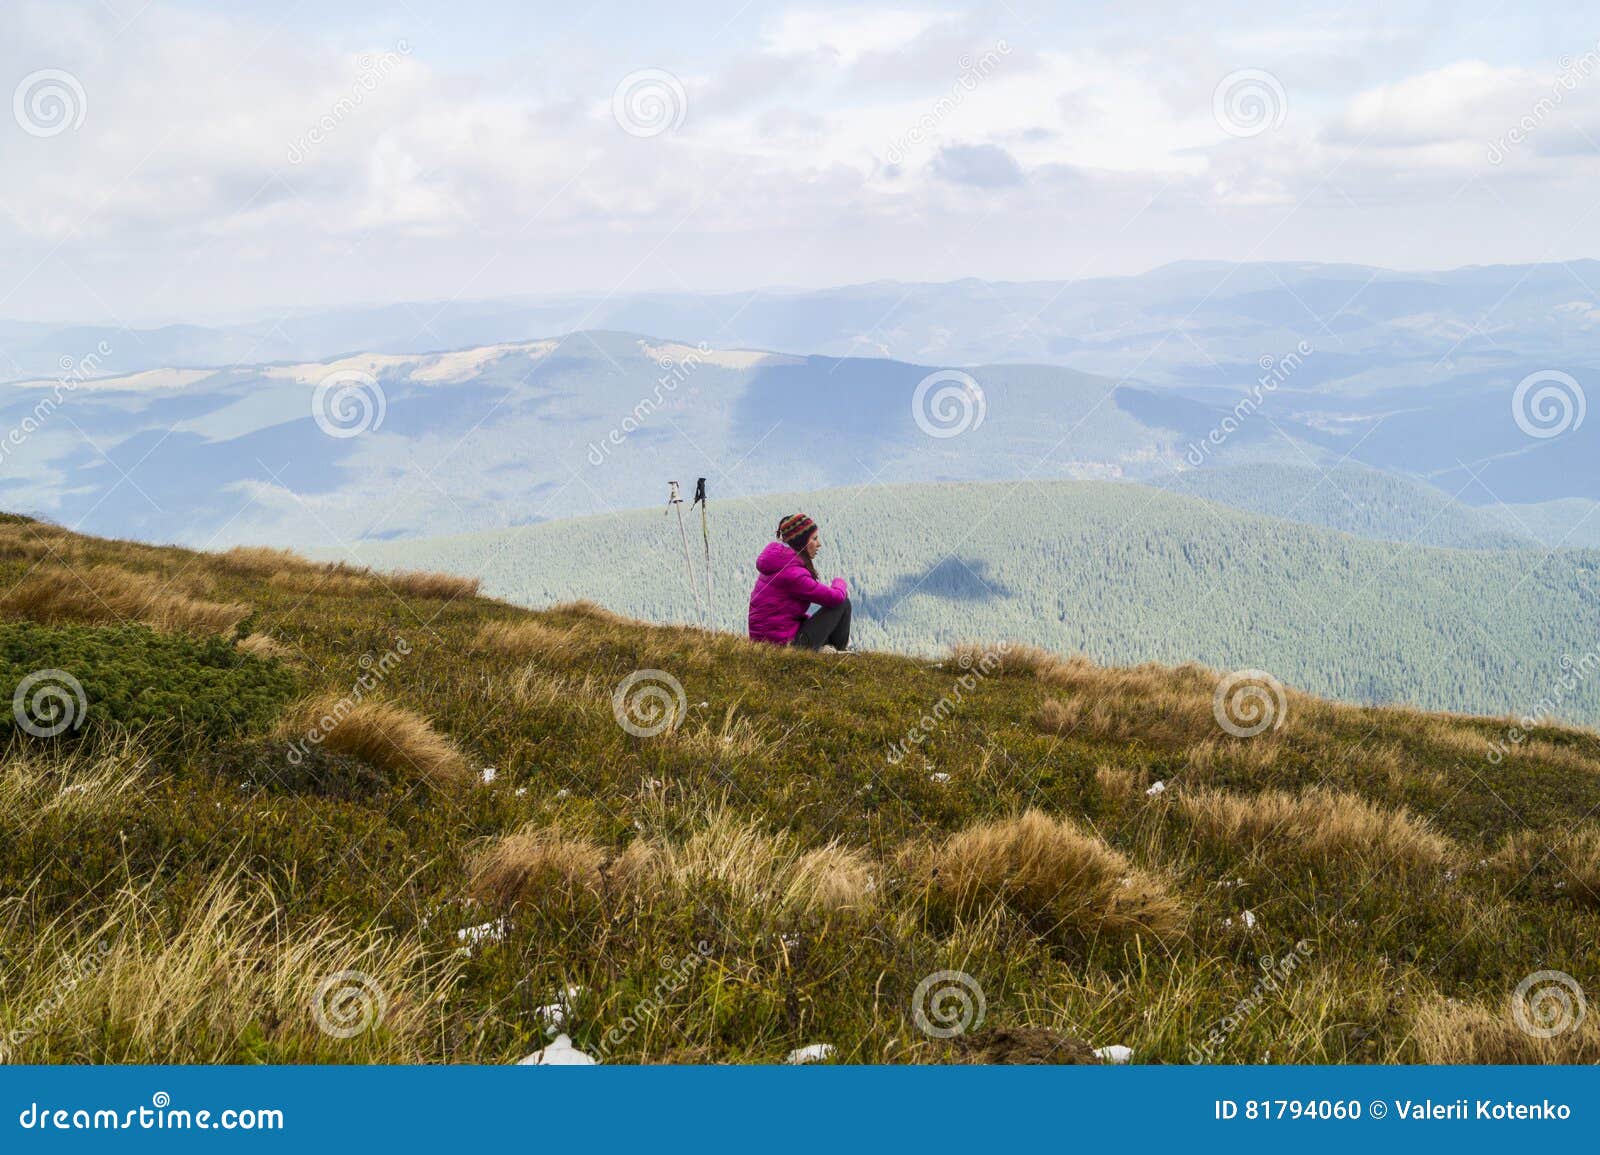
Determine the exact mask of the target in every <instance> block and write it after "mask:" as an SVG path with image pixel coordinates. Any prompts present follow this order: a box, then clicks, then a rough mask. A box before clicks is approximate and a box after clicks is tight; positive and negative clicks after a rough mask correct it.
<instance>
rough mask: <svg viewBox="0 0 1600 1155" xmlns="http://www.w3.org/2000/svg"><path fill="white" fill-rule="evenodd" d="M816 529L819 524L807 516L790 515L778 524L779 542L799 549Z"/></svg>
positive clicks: (799, 514)
mask: <svg viewBox="0 0 1600 1155" xmlns="http://www.w3.org/2000/svg"><path fill="white" fill-rule="evenodd" d="M816 528H817V523H816V522H814V521H812V520H811V519H810V518H809V517H807V516H806V515H805V514H803V513H795V514H790V515H789V516H788V517H786V518H784V519H783V520H782V521H780V522H779V523H778V540H779V541H781V542H783V544H784V545H787V546H792V547H794V548H796V549H798V548H799V546H800V545H801V544H803V543H804V542H805V540H806V538H808V537H810V536H811V533H812V531H813V530H815V529H816Z"/></svg>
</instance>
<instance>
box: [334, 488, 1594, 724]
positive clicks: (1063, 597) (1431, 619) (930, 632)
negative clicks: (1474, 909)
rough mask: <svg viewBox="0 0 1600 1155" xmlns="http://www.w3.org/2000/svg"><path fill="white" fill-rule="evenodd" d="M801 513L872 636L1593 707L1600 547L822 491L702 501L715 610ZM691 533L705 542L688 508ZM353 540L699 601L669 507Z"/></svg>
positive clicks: (742, 592) (662, 604)
mask: <svg viewBox="0 0 1600 1155" xmlns="http://www.w3.org/2000/svg"><path fill="white" fill-rule="evenodd" d="M795 509H804V510H806V511H808V512H809V513H811V514H812V515H813V516H814V517H816V518H817V519H818V520H819V521H820V523H821V525H822V532H823V538H824V546H823V549H824V552H823V554H822V556H821V557H820V558H819V559H818V565H819V567H820V568H821V569H822V570H823V571H825V573H826V575H832V574H844V575H846V576H847V577H848V578H849V579H850V580H851V586H852V592H853V594H854V596H855V600H856V603H857V611H858V612H857V617H856V621H857V623H858V631H857V638H858V640H859V642H860V643H861V644H862V645H864V646H869V647H875V648H892V649H896V650H901V651H910V652H920V653H933V652H936V651H938V650H939V649H940V648H941V647H944V646H947V645H951V644H954V643H957V642H963V641H974V640H980V641H981V640H991V641H992V640H1000V639H1006V638H1009V639H1016V640H1021V641H1027V642H1031V643H1035V644H1038V645H1041V646H1044V647H1046V648H1047V649H1051V650H1059V651H1063V652H1077V651H1081V652H1083V653H1086V654H1088V655H1089V656H1090V657H1092V658H1094V659H1095V660H1097V661H1101V662H1109V663H1129V662H1147V661H1156V662H1165V663H1178V662H1184V661H1189V660H1197V661H1202V662H1206V663H1208V664H1211V665H1215V666H1221V667H1232V668H1239V667H1257V668H1261V669H1266V670H1271V671H1272V672H1273V673H1275V674H1276V675H1277V676H1279V677H1281V678H1283V679H1285V680H1286V681H1289V682H1292V683H1293V684H1295V685H1298V686H1303V687H1305V688H1306V689H1308V690H1311V691H1314V692H1316V693H1320V694H1326V695H1329V696H1333V697H1338V698H1342V699H1347V700H1351V701H1357V702H1365V703H1397V702H1403V703H1413V704H1417V705H1421V706H1425V707H1428V708H1432V709H1449V710H1458V711H1467V712H1472V713H1486V714H1503V713H1515V714H1518V715H1522V714H1528V713H1534V712H1539V711H1543V712H1545V713H1554V714H1556V715H1557V716H1560V717H1564V718H1566V719H1568V720H1571V721H1580V722H1585V723H1591V724H1592V723H1597V722H1600V679H1597V678H1591V677H1589V676H1588V674H1589V673H1590V668H1589V667H1590V665H1591V664H1592V663H1584V662H1583V658H1584V656H1585V655H1587V654H1589V653H1590V652H1591V651H1592V650H1594V648H1595V646H1596V642H1597V640H1600V639H1597V638H1596V636H1595V630H1594V622H1595V620H1596V610H1597V608H1600V605H1597V595H1596V586H1595V574H1596V571H1597V568H1600V554H1595V553H1592V552H1587V551H1561V552H1558V553H1555V554H1549V553H1547V552H1544V551H1538V550H1524V549H1505V550H1496V551H1464V550H1447V549H1435V548H1423V547H1421V546H1417V545H1404V544H1397V543H1391V542H1380V541H1366V540H1361V539H1358V538H1355V537H1352V536H1349V535H1346V534H1342V533H1335V532H1331V531H1328V530H1325V529H1320V528H1316V527H1313V526H1307V525H1299V524H1292V523H1289V522H1284V521H1276V520H1271V519H1268V518H1265V517H1260V516H1256V515H1252V514H1248V513H1240V512H1238V511H1235V510H1232V509H1227V508H1224V507H1222V506H1218V505H1214V504H1212V503H1209V502H1203V501H1199V500H1196V499H1193V498H1185V497H1181V496H1178V495H1175V494H1172V493H1168V492H1165V491H1163V490H1158V489H1151V488H1146V487H1141V486H1134V485H1125V484H1116V483H1095V482H1044V483H1038V484H1026V485H1022V486H1016V485H1013V484H1009V483H999V484H993V485H939V486H931V485H930V486H891V487H873V488H870V489H859V490H832V491H828V492H822V493H809V494H790V495H782V496H777V497H772V498H761V499H751V500H748V501H737V502H733V501H730V502H720V503H718V504H717V505H716V506H715V507H714V508H713V511H712V522H713V531H714V533H715V535H716V536H715V541H714V548H715V554H716V557H717V559H718V567H717V570H716V583H715V584H716V590H717V620H718V621H719V622H720V623H722V624H723V626H724V627H726V628H733V629H737V628H742V624H743V622H744V615H745V606H746V599H747V597H748V594H749V589H750V585H751V583H752V582H753V580H754V570H753V568H752V564H753V560H754V557H755V555H756V553H757V551H758V550H759V549H760V548H761V546H762V545H763V544H764V543H765V542H766V541H767V540H769V539H770V538H771V536H772V533H773V527H774V526H776V524H777V522H778V519H779V518H780V517H781V516H783V515H784V514H786V513H790V512H793V511H794V510H795ZM691 534H692V537H691V547H692V550H693V551H694V552H695V553H696V556H698V552H699V550H700V548H701V546H700V541H699V526H698V524H695V525H693V526H691ZM357 556H358V557H359V558H360V559H361V560H362V561H365V562H369V563H372V564H376V565H380V566H386V567H390V566H420V567H426V568H430V569H443V570H449V571H451V572H455V573H459V574H470V575H474V576H478V575H481V576H482V577H483V579H484V582H485V588H486V589H487V590H488V591H489V592H490V593H492V594H495V595H497V596H500V597H505V598H508V599H510V600H512V601H516V602H520V603H522V604H525V605H530V606H543V605H550V604H554V603H557V602H561V601H567V600H570V599H572V598H576V597H588V598H592V599H593V600H595V601H597V602H600V603H601V604H603V605H605V606H607V607H609V608H612V609H614V610H617V611H619V612H622V613H626V614H628V615H630V616H637V617H642V618H648V619H651V620H655V621H686V620H692V618H693V616H694V602H693V598H692V595H691V592H690V590H689V589H688V586H687V583H686V580H685V578H684V568H683V556H682V546H681V544H680V542H679V540H678V533H677V528H676V524H675V522H673V521H672V519H671V518H668V517H663V515H662V511H660V510H640V511H629V512H627V513H623V514H618V515H615V516H611V517H605V518H590V519H582V520H576V521H571V522H565V523H561V524H554V525H540V526H533V527H527V528H522V529H514V530H505V531H497V532H495V533H486V534H478V535H469V536H463V537H456V538H446V539H440V540H434V541H423V542H394V543H386V544H378V545H373V546H364V547H362V548H361V550H360V551H359V553H358V555H357ZM1564 660H1570V664H1571V665H1574V666H1577V665H1580V664H1581V665H1582V670H1581V674H1582V676H1578V677H1573V676H1572V674H1571V672H1570V670H1569V668H1568V666H1567V665H1564V664H1563V662H1564ZM1596 661H1600V659H1596Z"/></svg>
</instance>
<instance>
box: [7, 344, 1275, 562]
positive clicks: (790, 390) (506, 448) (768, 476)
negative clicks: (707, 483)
mask: <svg viewBox="0 0 1600 1155" xmlns="http://www.w3.org/2000/svg"><path fill="white" fill-rule="evenodd" d="M362 373H364V374H368V375H369V376H368V377H367V378H366V379H365V380H364V381H363V380H362V379H359V378H357V379H356V380H357V385H358V387H357V388H356V389H355V390H354V391H353V393H352V394H351V396H349V397H347V398H346V401H348V402H349V412H348V414H346V416H347V417H348V419H349V420H348V421H347V422H343V423H341V422H339V421H324V422H323V423H322V424H319V423H318V421H317V420H316V416H315V414H314V412H313V409H314V405H315V403H316V398H317V390H318V386H319V383H321V382H323V381H325V380H330V379H334V380H337V379H338V375H340V374H344V375H349V374H362ZM929 373H930V369H929V368H928V367H926V366H917V365H910V364H905V363H902V362H897V361H886V360H883V359H881V358H844V359H838V358H830V357H792V356H787V355H771V354H765V353H761V352H759V351H755V352H748V351H715V350H709V349H707V350H704V351H702V350H700V349H696V348H693V347H689V346H682V345H675V344H671V343H668V342H660V341H655V340H653V339H651V338H645V337H639V336H635V335H631V334H622V333H583V334H576V335H572V336H568V337H565V338H561V339H551V340H539V341H524V342H519V343H515V344H508V345H500V346H488V347H481V348H475V349H468V350H457V351H454V352H449V353H442V354H419V355H406V354H361V355H356V356H351V357H347V358H343V359H340V360H337V361H333V362H312V363H283V364H273V365H255V366H248V367H237V368H233V369H225V370H215V371H212V370H154V371H149V372H146V373H143V374H138V375H134V376H132V377H124V378H115V379H106V380H98V381H94V382H88V383H84V384H81V385H78V386H77V387H76V388H74V389H72V390H70V391H68V392H67V393H65V394H64V395H63V396H62V398H61V400H60V403H59V405H58V406H56V407H54V408H52V409H51V410H50V411H49V412H48V413H45V414H44V415H43V416H42V417H39V420H38V422H37V424H38V428H37V429H36V430H35V431H33V432H31V433H29V435H28V436H26V437H24V438H22V439H21V442H20V444H18V445H16V446H14V447H10V448H9V451H8V452H7V453H6V454H5V455H4V456H3V457H0V503H3V504H4V505H5V506H6V507H7V508H10V509H13V510H16V511H19V512H25V513H30V514H35V515H38V516H44V517H47V518H50V519H53V520H56V521H60V522H62V523H64V524H66V525H69V526H72V527H75V528H82V529H84V530H87V531H94V532H103V533H116V534H120V535H122V536H125V537H138V538H144V539H154V540H163V541H166V540H176V541H181V542H185V543H193V544H201V545H204V544H227V543H232V542H240V541H264V542H273V543H281V544H286V545H302V546H304V545H313V544H317V543H323V544H333V543H339V542H346V541H354V540H358V539H363V538H390V537H405V536H417V535H422V534H438V533H442V532H447V531H451V530H466V529H475V528H499V527H503V526H507V525H517V524H525V523H529V522H535V521H540V520H545V519H549V518H557V517H570V516H575V515H581V514H585V513H603V512H607V511H610V510H615V509H625V508H632V507H637V506H639V505H641V504H646V503H650V502H654V501H658V500H664V499H665V496H666V482H667V480H668V479H669V478H677V479H679V480H682V481H684V482H686V483H690V482H692V481H693V479H694V478H695V477H696V476H699V475H705V476H708V477H711V478H712V479H713V486H714V488H715V489H716V490H717V491H718V492H720V493H721V494H723V495H733V494H758V493H763V492H771V491H774V490H782V489H791V488H793V487H795V486H797V485H798V486H804V487H815V488H821V487H826V486H837V485H860V486H865V485H872V484H881V483H887V482H905V481H941V480H971V479H1004V478H1014V477H1024V476H1032V477H1042V478H1049V477H1055V478H1061V477H1147V476H1158V475H1165V474H1168V473H1170V472H1171V470H1172V469H1173V468H1174V464H1173V463H1174V462H1175V461H1176V460H1178V457H1179V455H1180V454H1181V442H1182V440H1183V438H1184V437H1185V436H1187V434H1185V433H1183V431H1182V428H1171V427H1169V425H1170V426H1179V427H1183V428H1188V427H1189V426H1191V425H1196V424H1198V423H1201V422H1203V420H1204V419H1205V414H1204V413H1203V412H1200V410H1201V407H1200V406H1197V405H1196V403H1194V402H1192V401H1188V400H1186V399H1183V398H1169V397H1164V396H1161V395H1158V394H1153V393H1149V392H1147V391H1142V390H1137V389H1133V388H1130V387H1126V386H1118V385H1117V384H1116V383H1115V382H1110V381H1107V380H1105V379H1102V378H1096V377H1092V376H1089V375H1086V374H1082V373H1078V372H1075V371H1073V370H1070V369H1064V368H1061V367H1058V366H1037V365H1035V366H1028V365H1006V366H990V367H982V366H980V367H976V368H974V369H973V370H972V371H971V377H972V379H973V380H974V381H976V382H977V383H978V384H977V386H976V387H975V388H973V389H972V390H971V391H970V392H969V391H967V388H966V387H965V386H962V387H961V391H959V392H958V393H957V394H956V395H955V396H953V397H952V398H950V399H949V401H950V408H949V409H948V411H941V410H940V407H939V404H938V403H937V401H936V400H934V395H933V394H930V395H928V398H927V399H926V400H925V402H924V404H923V405H922V406H921V407H920V409H915V408H914V403H915V401H916V398H917V391H918V387H919V383H920V382H922V381H923V380H924V379H925V378H926V377H928V375H929ZM374 382H375V384H373V383H374ZM55 392H56V390H55V389H54V387H52V385H51V383H50V382H48V381H46V382H40V383H34V384H27V385H13V386H8V387H6V388H5V390H4V393H3V394H0V396H3V397H4V398H5V400H4V403H3V404H0V426H3V427H10V428H13V429H19V428H26V427H27V426H28V424H29V422H30V421H31V420H32V419H33V418H34V417H35V416H37V415H38V414H37V410H38V407H39V406H40V405H41V404H42V403H48V402H50V401H51V400H52V399H53V397H54V394H55ZM380 401H381V414H380V408H379V402H380ZM363 403H367V404H369V405H370V411H365V412H364V411H363V410H362V408H361V405H362V404H363ZM323 416H324V417H328V416H330V414H327V413H325V414H324V415H323ZM919 416H920V418H921V421H920V423H919ZM1212 416H1213V419H1215V418H1216V416H1217V415H1215V414H1213V415H1212ZM329 425H331V426H333V428H331V429H329V428H325V426H329ZM360 430H365V431H360ZM1266 431H1267V430H1266V426H1265V425H1257V426H1256V427H1255V428H1253V429H1252V430H1250V431H1249V433H1248V434H1241V435H1240V436H1239V437H1238V438H1237V439H1236V441H1235V443H1234V446H1233V450H1234V452H1236V453H1237V454H1239V455H1241V456H1248V454H1250V453H1251V452H1253V450H1252V446H1256V447H1257V448H1260V444H1261V443H1262V442H1263V438H1264V435H1265V433H1266ZM341 432H353V433H357V435H355V436H335V435H332V434H334V433H341ZM939 433H954V434H955V435H953V436H936V435H935V434H939ZM1270 449H1271V447H1270V446H1267V450H1270ZM1278 451H1279V452H1288V450H1287V449H1286V448H1283V449H1279V450H1278Z"/></svg>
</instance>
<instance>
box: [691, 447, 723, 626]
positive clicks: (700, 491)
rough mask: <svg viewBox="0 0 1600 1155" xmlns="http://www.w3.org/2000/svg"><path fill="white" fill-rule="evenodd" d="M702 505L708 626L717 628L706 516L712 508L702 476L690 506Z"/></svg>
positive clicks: (709, 527) (715, 594)
mask: <svg viewBox="0 0 1600 1155" xmlns="http://www.w3.org/2000/svg"><path fill="white" fill-rule="evenodd" d="M697 505H698V506H699V507H700V537H701V538H702V539H703V540H704V542H705V547H706V611H707V616H708V618H709V621H708V623H707V624H708V626H709V627H710V628H711V629H713V630H714V629H716V628H717V587H716V583H715V582H714V581H713V580H712V577H711V524H710V522H709V521H708V520H707V518H706V510H707V509H709V508H710V505H709V503H708V502H707V501H706V479H705V478H703V477H702V478H700V479H699V480H698V481H696V482H695V483H694V500H693V501H692V502H690V503H689V508H690V509H693V508H694V507H695V506H697Z"/></svg>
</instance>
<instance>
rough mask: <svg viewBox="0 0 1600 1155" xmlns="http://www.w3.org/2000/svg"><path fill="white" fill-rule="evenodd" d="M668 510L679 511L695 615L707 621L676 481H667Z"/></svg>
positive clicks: (679, 526)
mask: <svg viewBox="0 0 1600 1155" xmlns="http://www.w3.org/2000/svg"><path fill="white" fill-rule="evenodd" d="M667 485H668V487H669V488H668V491H667V512H669V513H670V512H671V511H672V510H674V509H676V510H677V511H678V537H679V538H680V539H682V541H683V565H684V568H685V569H687V570H688V571H689V588H690V589H692V590H693V591H694V612H695V617H696V618H698V619H699V620H700V621H701V622H702V623H704V621H705V616H706V615H705V609H704V607H702V606H701V604H700V579H699V578H697V577H695V573H694V562H693V561H692V560H691V559H690V557H689V531H688V530H687V529H685V528H684V525H683V497H682V496H681V495H680V494H679V493H678V483H677V482H676V481H669V482H667Z"/></svg>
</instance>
